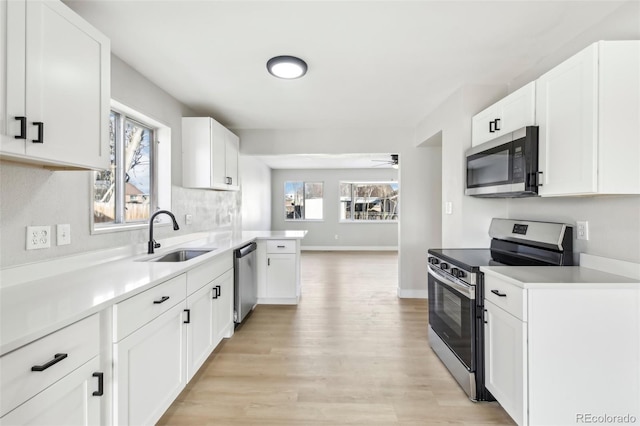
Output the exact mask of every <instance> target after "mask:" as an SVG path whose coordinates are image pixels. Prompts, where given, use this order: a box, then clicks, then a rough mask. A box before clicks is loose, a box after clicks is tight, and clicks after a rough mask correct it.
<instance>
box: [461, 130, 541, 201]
mask: <svg viewBox="0 0 640 426" xmlns="http://www.w3.org/2000/svg"><path fill="white" fill-rule="evenodd" d="M465 156H466V164H467V185H466V189H465V194H466V195H473V196H476V197H493V198H516V197H535V196H537V195H538V186H540V184H539V175H540V173H539V171H538V127H537V126H527V127H523V128H522V129H519V130H517V131H515V132H513V133H510V134H508V135H504V136H502V137H499V138H497V139H494V140H492V141H489V142H485V143H483V144H481V145H478V146H474V147H473V148H471V149H469V150H467V152H466V153H465Z"/></svg>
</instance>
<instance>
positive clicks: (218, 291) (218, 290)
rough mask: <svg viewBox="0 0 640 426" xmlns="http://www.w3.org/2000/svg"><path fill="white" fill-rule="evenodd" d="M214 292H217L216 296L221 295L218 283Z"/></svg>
mask: <svg viewBox="0 0 640 426" xmlns="http://www.w3.org/2000/svg"><path fill="white" fill-rule="evenodd" d="M216 292H217V293H218V296H217V297H220V296H222V290H221V289H220V286H219V285H217V286H216Z"/></svg>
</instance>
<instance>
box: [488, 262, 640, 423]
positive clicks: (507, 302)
mask: <svg viewBox="0 0 640 426" xmlns="http://www.w3.org/2000/svg"><path fill="white" fill-rule="evenodd" d="M551 286H552V287H551V288H529V289H526V288H522V287H519V286H516V285H514V284H511V283H509V282H506V281H504V280H503V279H501V278H500V277H499V276H497V275H489V274H487V273H486V272H485V299H484V302H485V310H486V312H485V316H484V319H485V328H484V330H485V385H486V387H487V389H488V390H489V391H490V392H491V393H492V394H493V396H494V397H495V398H496V399H497V400H498V402H499V403H500V405H502V407H503V408H504V409H505V411H506V412H507V413H509V415H510V416H511V417H512V418H513V419H514V420H515V422H516V423H517V424H518V425H521V426H522V425H536V426H537V425H553V426H560V425H575V424H577V423H596V420H593V419H596V418H602V419H604V418H605V417H602V416H608V417H606V418H608V419H609V420H608V421H607V422H608V423H633V422H634V421H629V419H633V418H635V419H640V363H639V362H638V360H639V359H640V309H638V308H639V307H640V289H639V288H633V287H628V288H612V284H593V283H590V284H589V285H588V286H580V285H579V284H575V283H572V284H571V285H570V286H566V285H565V286H562V285H561V284H551ZM553 286H557V287H553ZM589 419H591V421H590V420H589ZM612 419H613V420H612ZM624 419H627V420H626V421H625V420H624ZM635 421H637V420H635ZM597 423H599V424H600V423H603V421H597Z"/></svg>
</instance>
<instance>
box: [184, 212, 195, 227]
mask: <svg viewBox="0 0 640 426" xmlns="http://www.w3.org/2000/svg"><path fill="white" fill-rule="evenodd" d="M191 222H193V215H190V214H187V215H185V216H184V224H185V225H191Z"/></svg>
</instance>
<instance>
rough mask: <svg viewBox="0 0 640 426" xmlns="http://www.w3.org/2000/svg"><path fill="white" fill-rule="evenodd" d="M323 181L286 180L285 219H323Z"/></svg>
mask: <svg viewBox="0 0 640 426" xmlns="http://www.w3.org/2000/svg"><path fill="white" fill-rule="evenodd" d="M322 196H323V183H322V182H285V183H284V215H285V220H322V208H323V198H322Z"/></svg>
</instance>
